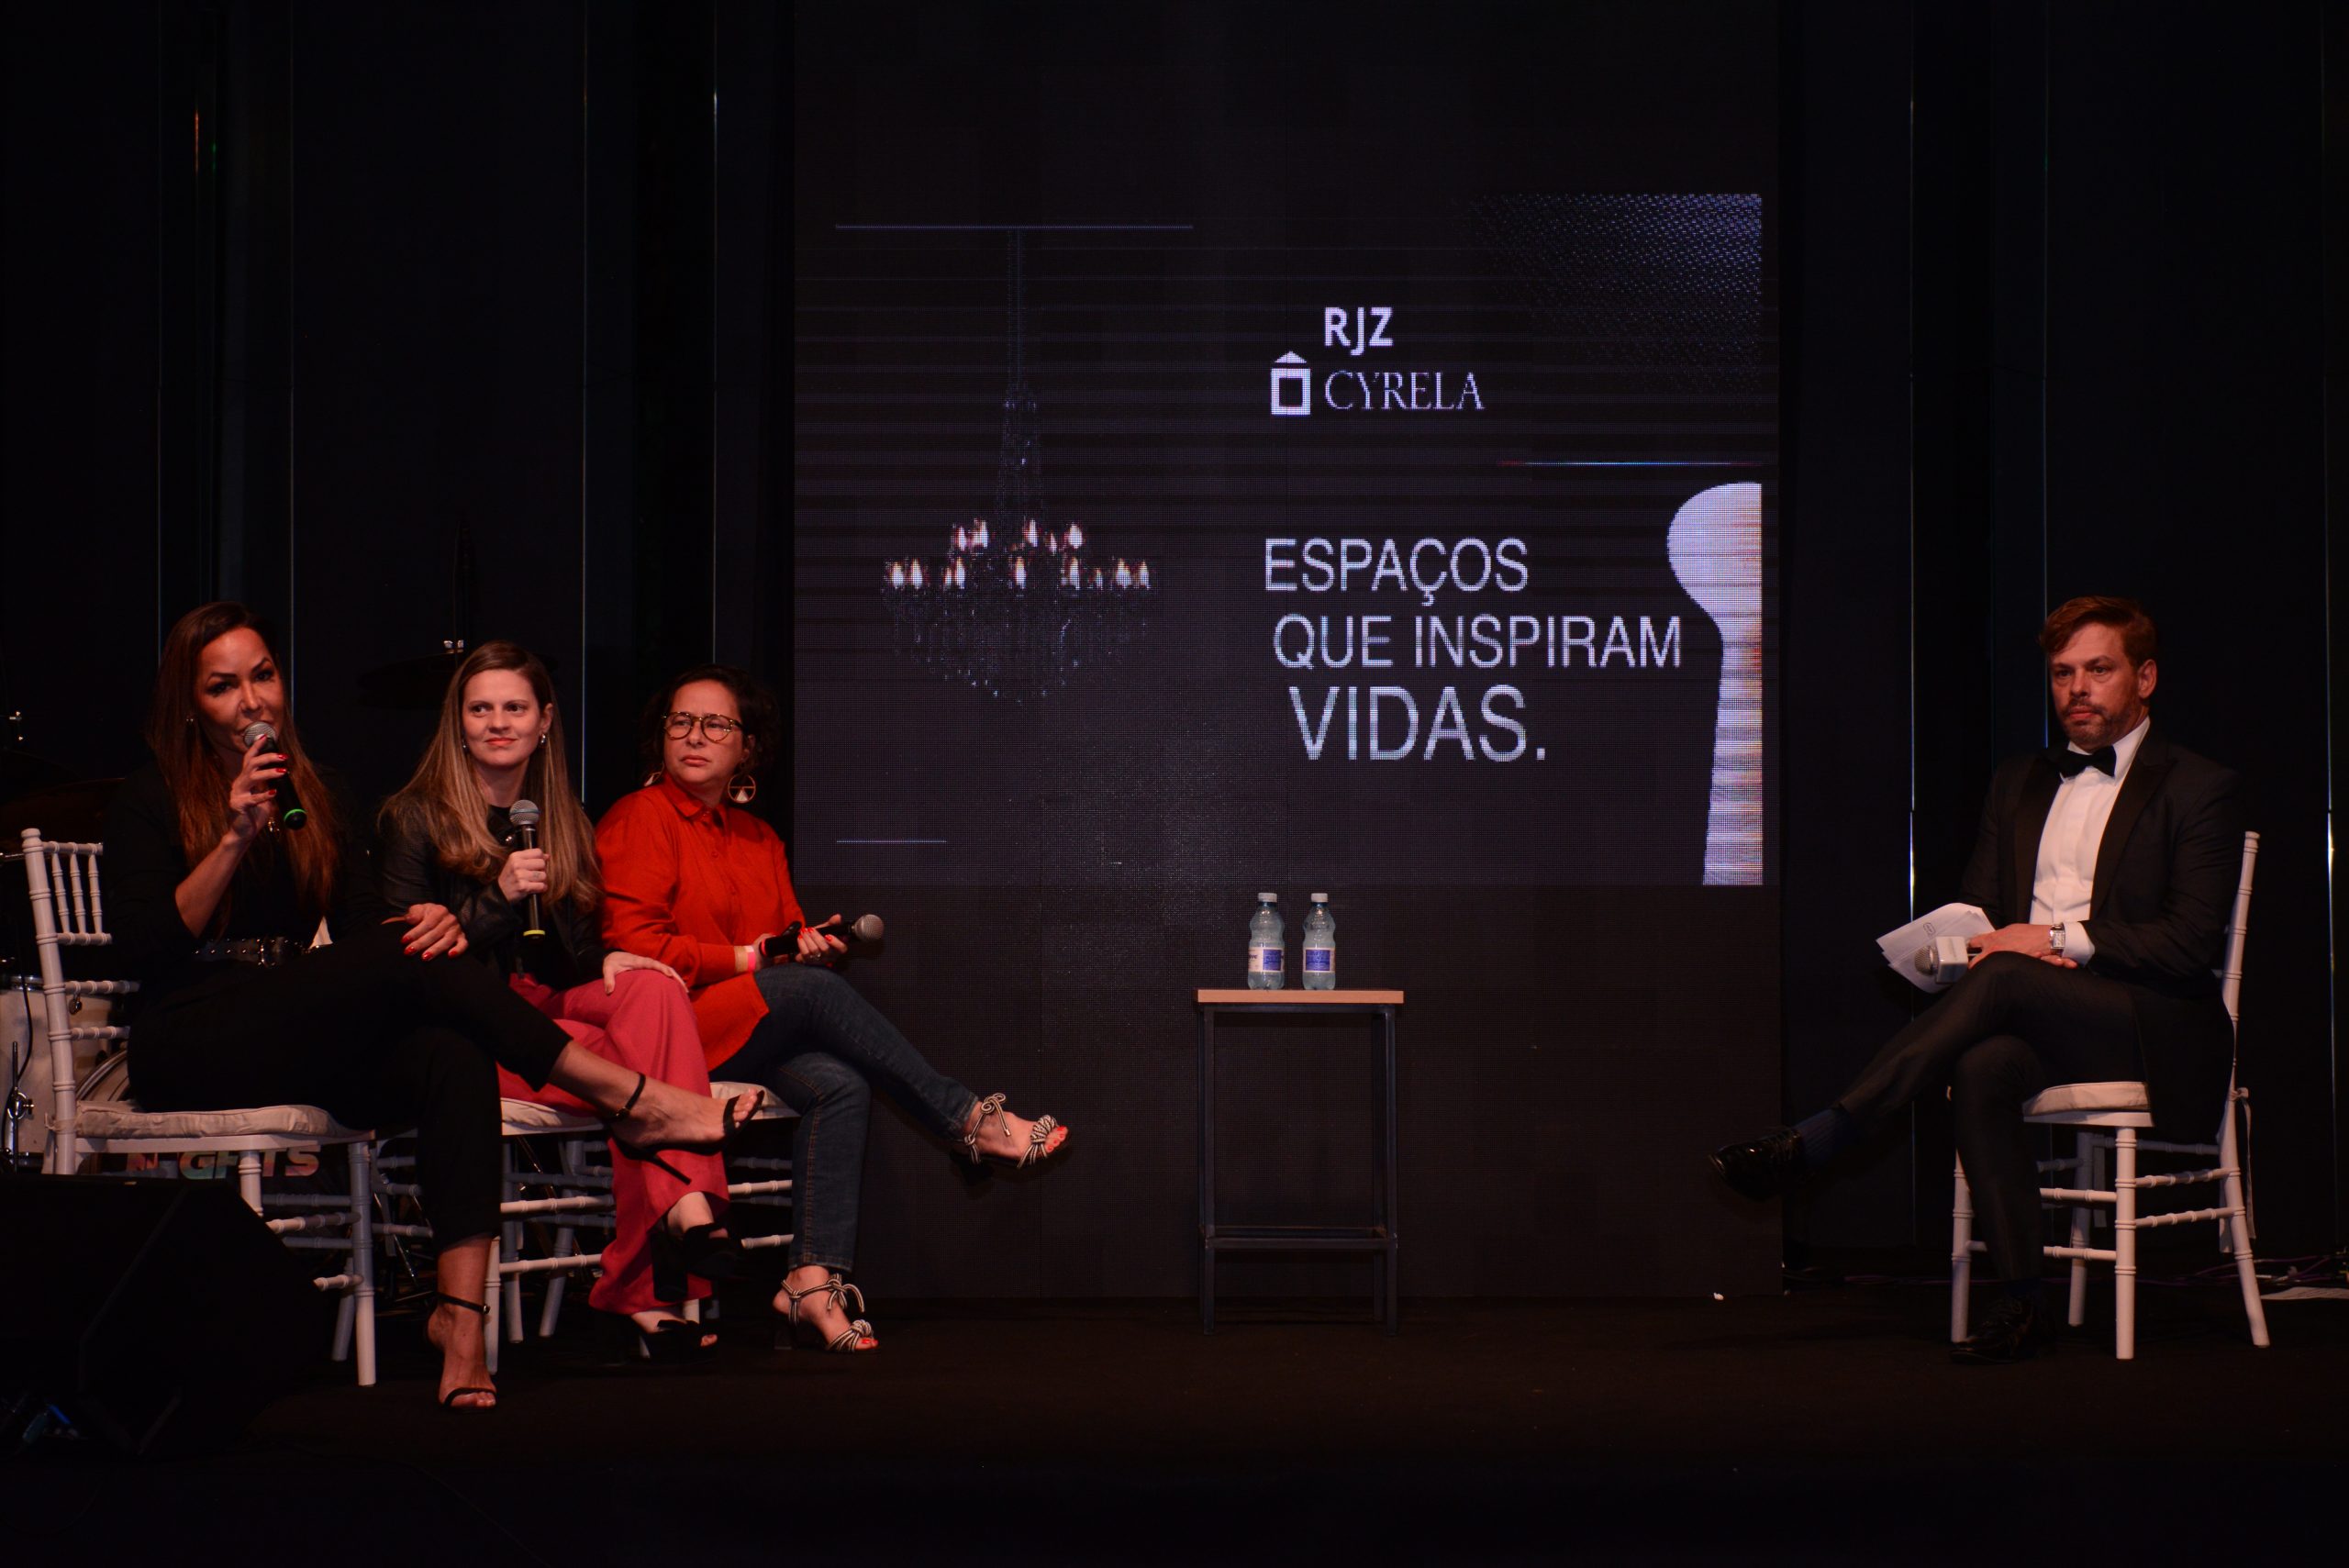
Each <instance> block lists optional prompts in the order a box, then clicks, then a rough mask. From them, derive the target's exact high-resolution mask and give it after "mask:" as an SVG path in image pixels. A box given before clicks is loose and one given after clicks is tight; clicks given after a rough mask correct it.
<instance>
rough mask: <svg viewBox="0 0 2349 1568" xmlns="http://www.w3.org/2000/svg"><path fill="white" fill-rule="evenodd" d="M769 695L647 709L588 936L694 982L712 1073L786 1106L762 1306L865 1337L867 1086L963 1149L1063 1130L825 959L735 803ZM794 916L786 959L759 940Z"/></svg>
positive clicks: (683, 696) (712, 693) (840, 1338)
mask: <svg viewBox="0 0 2349 1568" xmlns="http://www.w3.org/2000/svg"><path fill="white" fill-rule="evenodd" d="M778 737H779V722H778V717H777V714H776V710H775V705H774V699H773V698H772V697H770V696H768V695H767V694H766V692H765V690H764V688H763V687H762V686H761V685H760V684H759V683H758V682H757V680H756V679H755V678H753V677H752V676H751V675H750V674H749V673H746V672H744V671H741V670H737V669H733V668H730V667H729V666H725V665H716V664H713V665H706V666H704V667H702V668H700V669H696V670H689V671H687V672H685V673H684V674H682V675H680V676H678V677H677V678H676V679H675V680H674V681H672V682H670V683H669V684H668V686H667V688H666V689H665V690H664V691H663V692H662V694H661V696H660V698H659V700H658V701H656V702H654V703H653V704H652V705H651V707H649V708H648V709H647V710H646V722H645V734H644V749H645V752H646V757H647V761H648V763H649V764H650V765H651V768H652V770H653V771H654V776H653V778H652V780H651V783H649V784H646V785H645V787H643V788H642V789H640V790H637V791H636V792H635V793H633V794H631V795H623V796H621V797H620V798H619V800H618V801H617V802H615V803H614V804H613V806H612V808H611V810H609V811H608V812H607V813H606V814H605V816H604V819H603V821H602V822H601V823H600V824H599V825H598V826H597V828H596V851H597V853H598V854H599V855H600V857H601V858H602V860H603V863H604V938H605V940H606V941H607V942H609V943H610V944H611V945H612V946H613V947H615V948H618V949H619V950H621V951H628V952H636V953H641V954H643V955H644V956H645V957H647V958H656V959H659V960H660V961H661V962H663V963H666V964H668V965H670V966H671V967H672V968H674V970H676V972H677V973H679V974H681V975H683V976H684V977H685V983H686V984H687V985H688V986H690V987H691V988H692V990H693V993H694V1012H695V1015H696V1018H698V1019H699V1021H700V1025H701V1038H702V1044H703V1046H704V1048H705V1049H706V1050H707V1051H708V1053H709V1064H710V1068H711V1071H712V1074H713V1075H714V1076H715V1075H718V1070H719V1069H720V1068H721V1067H722V1068H723V1076H725V1077H727V1078H731V1079H736V1080H741V1081H746V1082H754V1083H761V1084H766V1085H768V1086H769V1087H771V1088H773V1089H774V1092H775V1093H776V1094H777V1095H781V1096H782V1097H783V1099H784V1100H785V1103H787V1104H788V1105H790V1106H791V1107H792V1108H793V1109H794V1110H796V1111H797V1112H798V1113H799V1125H798V1127H797V1129H796V1138H795V1141H794V1144H793V1151H792V1176H793V1180H794V1182H795V1183H796V1185H795V1186H794V1188H793V1195H794V1201H795V1204H796V1215H795V1221H796V1223H795V1225H794V1229H795V1231H796V1237H795V1239H794V1240H793V1242H792V1250H791V1272H790V1273H788V1274H786V1275H785V1277H784V1282H783V1290H782V1292H781V1293H780V1294H779V1295H777V1296H776V1297H775V1304H774V1305H775V1310H776V1311H777V1312H778V1313H781V1314H784V1315H785V1318H786V1320H787V1322H788V1323H789V1325H790V1326H791V1327H792V1328H793V1329H799V1328H802V1327H805V1328H806V1329H808V1330H810V1331H811V1332H813V1333H814V1334H815V1336H816V1338H817V1339H818V1340H819V1341H820V1342H822V1343H823V1344H825V1345H827V1346H828V1347H829V1348H830V1349H832V1350H835V1351H869V1350H872V1349H874V1344H875V1341H874V1338H873V1334H872V1329H871V1326H870V1325H869V1324H867V1323H865V1322H864V1321H863V1319H862V1318H854V1319H852V1318H851V1317H850V1316H849V1310H848V1298H849V1297H851V1296H854V1297H855V1298H856V1305H857V1307H858V1308H859V1309H860V1310H862V1308H863V1304H864V1303H863V1296H862V1295H861V1294H860V1293H858V1291H857V1290H856V1287H855V1286H854V1285H852V1284H847V1283H846V1282H845V1281H844V1280H842V1278H841V1271H845V1270H848V1269H851V1268H852V1267H853V1266H854V1262H855V1254H856V1226H857V1197H858V1189H859V1186H860V1185H861V1183H862V1180H863V1168H864V1140H865V1128H866V1122H867V1118H868V1116H869V1114H870V1109H871V1101H872V1093H873V1091H874V1090H875V1089H878V1090H880V1091H881V1092H882V1093H883V1094H885V1095H887V1096H888V1097H889V1098H890V1099H891V1100H893V1101H895V1102H896V1105H897V1106H899V1107H900V1108H901V1109H903V1110H904V1111H905V1112H906V1113H907V1115H908V1116H910V1117H912V1118H914V1119H915V1120H916V1121H918V1122H919V1123H921V1124H922V1125H923V1126H924V1127H927V1128H928V1129H930V1131H931V1132H932V1133H934V1134H935V1135H937V1136H938V1137H939V1138H941V1139H942V1140H949V1141H952V1142H954V1143H957V1144H960V1145H961V1146H962V1148H963V1151H964V1152H965V1153H967V1154H968V1155H969V1157H970V1158H971V1159H972V1160H973V1161H974V1162H976V1161H979V1160H982V1159H992V1160H997V1161H1002V1162H1008V1163H1010V1164H1014V1165H1026V1164H1030V1163H1032V1162H1036V1161H1038V1160H1041V1159H1043V1158H1046V1157H1047V1156H1050V1155H1052V1154H1053V1153H1054V1152H1056V1151H1058V1150H1059V1149H1060V1148H1061V1147H1062V1145H1063V1142H1064V1140H1066V1138H1067V1136H1068V1133H1067V1129H1065V1128H1063V1127H1061V1126H1060V1125H1059V1124H1058V1123H1057V1122H1056V1121H1055V1120H1054V1119H1053V1118H1051V1117H1041V1118H1038V1119H1036V1120H1034V1121H1027V1120H1023V1119H1022V1118H1019V1117H1016V1116H1012V1115H1011V1114H1009V1113H1008V1111H1006V1110H1005V1109H1004V1103H1003V1102H1004V1097H1003V1096H1002V1095H988V1096H987V1097H986V1098H985V1099H981V1098H980V1097H979V1096H978V1095H974V1094H973V1093H972V1092H971V1091H970V1090H969V1089H967V1088H965V1087H963V1085H962V1084H958V1083H956V1082H955V1081H954V1080H952V1078H949V1077H947V1076H945V1075H944V1074H943V1073H940V1072H939V1071H938V1070H937V1069H936V1068H934V1067H932V1066H931V1065H930V1063H929V1062H928V1061H926V1060H925V1059H924V1058H923V1057H922V1054H921V1052H920V1051H918V1050H916V1049H915V1048H914V1046H913V1045H912V1044H911V1043H910V1042H909V1041H907V1039H906V1038H905V1036H903V1035H902V1034H899V1033H898V1032H897V1030H896V1027H895V1026H894V1025H892V1024H891V1023H890V1022H889V1020H888V1019H886V1018H883V1017H882V1016H881V1014H880V1013H879V1011H878V1010H876V1009H875V1008H874V1006H873V1005H872V1004H871V1003H869V1002H867V1001H865V1000H864V998H863V997H862V996H860V995H857V993H856V991H855V990H854V989H853V988H852V986H851V985H850V984H848V982H847V981H845V980H843V979H841V977H840V976H839V975H838V974H835V973H832V971H831V970H830V969H829V968H828V967H826V965H828V964H829V962H830V961H831V960H833V959H834V958H837V957H838V956H839V955H840V954H841V953H842V952H844V951H847V949H846V947H845V946H844V945H843V944H842V943H841V941H840V940H838V939H837V938H833V937H829V936H825V935H821V934H819V933H818V932H815V931H811V930H809V929H807V926H806V924H805V916H804V915H803V914H802V912H801V910H800V907H799V900H798V897H797V896H796V895H795V894H794V893H793V892H792V888H791V867H790V864H789V862H787V861H785V858H784V852H783V840H781V839H779V838H777V837H776V836H775V832H774V828H770V827H768V826H767V825H766V824H765V823H764V822H762V821H760V820H759V819H758V818H757V817H752V816H751V814H750V813H749V812H747V811H743V810H740V809H737V807H739V806H741V805H744V804H747V803H748V801H749V800H750V798H751V795H753V794H755V793H756V790H757V782H756V778H755V772H756V770H758V769H759V768H761V767H763V766H767V765H770V764H771V763H772V762H774V759H775V757H776V753H777V751H778V749H779V745H780V742H779V738H778ZM795 927H796V928H797V938H796V946H797V952H796V955H795V956H794V957H793V958H791V959H789V960H785V961H776V960H773V959H769V958H767V957H766V956H765V954H764V951H763V944H764V942H765V941H766V939H767V938H769V937H772V936H775V935H777V934H778V933H781V932H783V931H785V930H788V929H793V928H795Z"/></svg>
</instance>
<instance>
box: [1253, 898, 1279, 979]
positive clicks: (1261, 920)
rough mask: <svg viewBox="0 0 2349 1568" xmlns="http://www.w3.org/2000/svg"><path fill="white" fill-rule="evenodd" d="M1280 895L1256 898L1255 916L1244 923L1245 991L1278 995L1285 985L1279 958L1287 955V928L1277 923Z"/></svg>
mask: <svg viewBox="0 0 2349 1568" xmlns="http://www.w3.org/2000/svg"><path fill="white" fill-rule="evenodd" d="M1280 902H1281V895H1279V894H1277V893H1259V894H1258V895H1256V913H1255V914H1254V915H1252V916H1251V917H1249V920H1248V989H1249V990H1251V991H1278V990H1280V989H1281V988H1282V987H1283V986H1285V985H1286V984H1288V976H1287V975H1286V973H1283V970H1282V965H1281V957H1282V955H1283V954H1284V953H1286V951H1288V948H1287V942H1286V938H1287V934H1288V927H1287V926H1286V925H1285V924H1284V923H1283V922H1282V920H1281V911H1280Z"/></svg>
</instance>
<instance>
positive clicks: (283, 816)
mask: <svg viewBox="0 0 2349 1568" xmlns="http://www.w3.org/2000/svg"><path fill="white" fill-rule="evenodd" d="M237 739H238V740H240V741H242V742H243V743H244V748H245V750H246V751H251V750H252V749H253V742H254V741H256V740H259V741H262V742H263V743H265V744H266V745H267V746H268V748H269V750H271V751H284V749H285V748H284V743H283V742H282V741H280V740H278V739H277V731H276V730H274V729H272V728H270V727H269V726H268V725H267V724H265V723H263V722H262V720H260V719H258V718H256V719H254V720H253V721H252V722H251V723H250V724H248V725H246V726H245V728H244V732H243V733H242V734H240V735H239V736H238V737H237ZM269 788H270V793H271V794H273V795H275V796H276V797H277V825H278V826H279V827H281V828H302V827H306V826H307V825H308V823H309V820H310V814H309V813H308V812H307V811H306V810H304V809H303V806H302V797H301V796H300V795H296V794H295V793H294V773H293V770H292V769H291V768H290V767H289V768H288V769H287V770H286V771H285V772H284V773H280V774H278V775H277V777H275V778H273V779H272V780H270V781H269Z"/></svg>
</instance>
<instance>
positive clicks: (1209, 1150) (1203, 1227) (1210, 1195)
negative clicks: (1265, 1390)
mask: <svg viewBox="0 0 2349 1568" xmlns="http://www.w3.org/2000/svg"><path fill="white" fill-rule="evenodd" d="M1214 1237H1215V1014H1214V1013H1213V1012H1211V1011H1208V1010H1206V1009H1202V1010H1201V1011H1200V1013H1199V1332H1200V1333H1202V1334H1212V1333H1214V1332H1215V1248H1214V1246H1213V1245H1212V1242H1213V1240H1214Z"/></svg>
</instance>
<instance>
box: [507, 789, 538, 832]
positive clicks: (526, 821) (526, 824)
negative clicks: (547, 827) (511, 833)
mask: <svg viewBox="0 0 2349 1568" xmlns="http://www.w3.org/2000/svg"><path fill="white" fill-rule="evenodd" d="M506 815H507V817H508V818H510V819H511V820H512V822H513V824H514V826H515V827H517V828H535V827H537V826H538V825H539V803H538V802H537V801H535V800H532V799H530V798H529V796H528V795H525V796H524V797H523V798H521V799H520V800H518V801H516V802H515V803H514V804H513V805H512V806H509V807H507V812H506Z"/></svg>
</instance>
